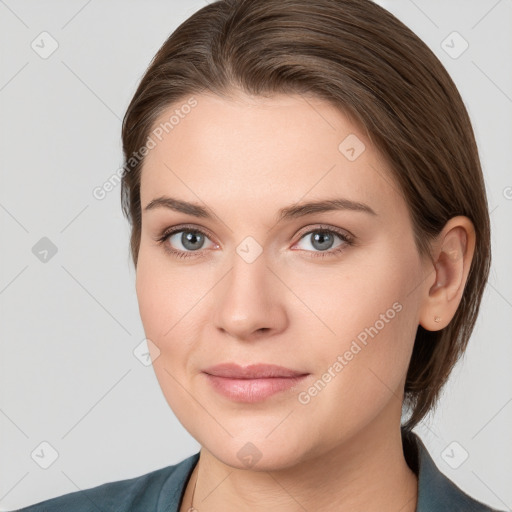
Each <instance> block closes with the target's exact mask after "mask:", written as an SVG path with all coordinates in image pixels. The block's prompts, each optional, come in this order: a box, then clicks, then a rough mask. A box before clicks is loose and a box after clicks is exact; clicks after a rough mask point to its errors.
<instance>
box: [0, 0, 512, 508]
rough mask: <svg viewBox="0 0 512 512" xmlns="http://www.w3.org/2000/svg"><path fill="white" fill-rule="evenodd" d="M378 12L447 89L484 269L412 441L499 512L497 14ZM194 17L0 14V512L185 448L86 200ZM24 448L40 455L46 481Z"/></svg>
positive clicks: (94, 6)
mask: <svg viewBox="0 0 512 512" xmlns="http://www.w3.org/2000/svg"><path fill="white" fill-rule="evenodd" d="M379 3H381V4H382V5H383V6H385V7H386V8H388V9H389V10H390V11H392V12H393V13H394V14H395V15H396V16H398V17H399V18H400V19H401V20H402V21H404V22H405V23H406V24H407V25H408V26H409V27H411V28H412V29H413V30H414V31H415V32H416V33H417V34H418V35H419V36H420V37H421V38H422V39H423V40H424V41H425V42H426V43H427V44H428V45H429V46H430V47H431V48H432V49H433V51H434V52H435V53H436V54H437V55H438V57H439V58H440V59H441V61H442V62H443V63H444V64H445V66H446V67H447V69H448V71H449V72H450V74H451V76H452V77H453V79H454V80H455V82H456V84H457V85H458V87H459V90H460V92H461V94H462V96H463V98H464V100H465V102H466V104H467V107H468V110H469V112H470V115H471V117H472V120H473V123H474V129H475V132H476V137H477V141H478V144H479V148H480V151H481V158H482V163H483V167H484V172H485V177H486V183H487V188H488V194H489V203H490V210H491V211H492V214H491V220H492V229H493V235H492V243H493V255H494V261H493V266H492V270H491V277H490V284H489V285H488V287H487V290H486V293H485V296H484V300H483V305H482V311H481V315H480V318H479V321H478V324H477V327H476V329H475V332H474V335H473V337H472V339H471V342H470V345H469V348H468V350H467V353H466V356H465V357H464V359H463V360H462V361H461V363H460V364H458V365H457V367H456V368H455V370H454V372H453V374H452V376H451V378H450V382H449V384H448V386H447V388H446V391H445V393H444V395H443V398H442V400H441V402H440V404H439V406H438V408H437V410H436V411H435V413H434V414H433V415H432V416H431V417H430V418H429V419H428V420H427V421H425V422H423V424H422V425H420V426H419V427H418V428H417V429H416V430H417V432H418V434H419V435H420V437H421V438H422V439H423V440H424V442H425V444H426V445H427V447H428V448H429V450H430V452H431V454H432V456H433V458H434V460H435V462H436V463H437V464H438V466H439V468H440V469H441V470H442V471H443V472H444V473H445V474H446V475H447V476H448V477H449V478H451V479H452V480H453V481H454V482H456V483H457V484H458V485H459V486H460V487H461V488H462V489H464V490H465V491H466V492H468V493H470V494H472V495H473V496H474V497H476V498H477V499H480V500H482V501H485V502H486V503H489V504H490V505H492V506H495V507H497V508H500V509H503V510H504V509H507V510H510V509H511V507H512V488H511V486H510V475H511V473H512V471H511V470H512V442H511V436H510V432H511V431H512V429H511V426H512V377H511V372H510V367H511V364H510V362H511V360H512V344H511V343H510V341H511V335H510V333H511V328H512V324H511V317H512V273H511V271H510V266H509V262H510V255H511V239H510V219H511V214H512V199H511V198H512V188H511V187H512V173H511V171H510V169H511V168H512V166H511V164H512V162H511V159H512V158H511V155H512V152H511V143H512V128H511V122H510V119H511V113H512V59H511V51H510V50H511V49H512V30H511V28H512V26H511V21H512V1H511V0H500V1H496V0H489V1H485V0H479V1H474V0H473V1H467V0H464V1H462V0H459V1H455V0H451V1H446V0H443V1H440V0H438V1H420V0H415V1H412V0H397V1H384V0H382V1H381V2H379ZM204 4H205V2H204V0H200V1H199V0H195V1H186V2H185V1H181V2H178V1H170V0H166V1H157V0H151V1H145V2H143V1H142V0H137V1H131V2H122V1H121V0H115V1H114V0H111V1H108V2H106V1H104V2H99V1H98V0H89V1H86V0H73V1H69V0H68V1H67V2H64V1H61V2H57V1H46V2H40V1H39V0H31V1H29V0H19V1H14V0H6V1H1V0H0V48H1V68H0V69H1V76H0V108H1V116H0V164H1V180H2V181H1V187H0V222H1V230H2V231H1V233H2V238H1V249H2V250H1V256H2V264H1V265H0V306H1V311H2V317H1V322H0V332H1V353H0V433H1V438H0V510H9V509H14V508H17V507H21V506H25V505H28V504H31V503H34V502H36V501H40V500H43V499H47V498H50V497H53V496H57V495H61V494H64V493H68V492H72V491H76V490H78V489H85V488H88V487H92V486H95V485H99V484H102V483H105V482H109V481H114V480H120V479H124V478H130V477H134V476H138V475H141V474H143V473H146V472H149V471H152V470H154V469H157V468H160V467H164V466H167V465H170V464H175V463H177V462H179V461H180V460H183V459H184V458H185V457H187V456H189V455H191V454H192V453H194V452H196V451H197V450H198V449H199V445H198V443H197V442H196V441H195V440H194V439H192V438H191V436H190V435H189V434H188V433H187V432H186V431H185V429H184V428H183V427H182V426H181V424H180V423H179V422H178V420H177V419H176V418H175V416H174V414H173V413H172V411H171V410H170V409H169V407H168V406H167V403H166V402H165V399H164V397H163V395H162V393H161V391H160V388H159V386H158V383H157V381H156V378H155V376H154V374H153V370H152V368H151V366H145V365H144V364H142V363H141V361H140V360H139V359H137V358H136V357H135V356H134V354H133V350H134V349H135V348H136V347H137V346H138V345H139V344H140V343H141V341H142V340H143V339H144V331H143V328H142V324H141V322H140V318H139V313H138V306H137V301H136V296H135V289H134V277H135V274H134V271H133V269H132V267H131V263H130V260H129V257H128V235H129V230H128V223H127V221H126V220H125V219H124V218H123V216H122V213H121V209H120V202H119V187H117V188H116V189H114V191H112V192H111V193H110V194H108V195H107V197H106V198H105V199H103V200H102V201H100V200H97V199H95V198H94V197H93V195H92V191H93V189H94V188H95V187H97V186H100V185H101V184H102V183H103V182H104V181H106V180H107V179H108V178H109V177H110V176H111V175H112V174H114V173H115V171H116V170H117V169H118V168H119V167H121V165H122V156H121V146H120V128H121V119H122V117H123V115H124V111H125V109H126V107H127V105H128V102H129V101H130V99H131V96H132V95H133V93H134V92H135V88H136V85H137V84H138V82H139V80H140V78H141V76H142V74H143V73H144V71H145V69H146V67H147V65H148V64H149V62H150V60H151V58H152V57H153V55H154V53H155V52H156V51H157V50H158V48H159V47H160V46H161V44H162V43H163V42H164V40H165V39H166V38H167V36H168V35H169V34H170V33H171V32H172V31H173V29H174V28H176V27H177V25H178V24H179V23H181V22H182V21H183V20H184V19H186V18H187V17H189V16H190V15H191V14H192V13H193V12H195V11H196V10H197V9H199V8H201V7H202V6H203V5H204ZM43 31H47V32H48V33H49V34H51V36H52V37H53V38H54V39H55V40H56V41H57V43H58V48H57V50H56V51H55V52H54V53H53V54H52V55H50V56H49V57H48V58H46V59H44V58H42V57H41V56H40V55H39V54H38V53H36V51H34V50H33V49H32V47H31V44H32V42H33V41H34V40H35V43H34V44H36V43H38V41H39V43H38V44H39V45H40V46H43V43H41V42H40V40H41V37H38V36H39V34H40V33H41V32H43ZM453 31H456V32H458V33H459V34H460V35H461V36H462V38H464V40H466V41H467V42H468V43H469V47H468V49H467V50H466V51H465V52H464V53H462V54H461V55H460V56H458V58H453V54H454V52H455V53H458V52H459V51H460V50H461V49H462V48H463V47H462V46H461V45H463V44H464V43H463V41H462V40H461V39H460V38H458V36H455V39H453V36H452V37H451V39H446V38H447V36H449V35H450V34H451V33H452V32H453ZM44 37H47V36H44ZM443 41H447V42H445V43H442V42H443ZM50 42H51V41H50V40H49V39H46V40H45V43H44V47H45V49H46V50H48V49H49V48H50ZM442 44H444V45H446V44H448V45H450V46H451V47H452V48H451V49H450V50H449V51H451V52H452V56H450V55H449V54H448V53H446V51H445V49H443V46H442ZM444 48H446V46H445V47H444ZM40 51H42V48H41V50H40ZM507 225H508V226H509V227H508V228H507V227H506V226H507ZM43 237H47V238H48V239H49V240H51V242H52V243H53V244H54V246H55V247H56V249H57V252H56V254H55V255H53V257H52V253H51V251H50V252H49V253H48V255H47V257H46V258H47V261H46V262H42V261H40V259H39V258H38V257H36V255H35V254H34V253H33V247H34V246H36V248H38V250H42V249H41V247H39V246H37V245H36V244H38V242H39V241H40V239H41V238H43ZM45 243H46V244H47V242H44V241H43V242H39V244H45ZM43 249H44V247H43ZM36 253H37V251H36ZM43 254H44V253H43ZM39 256H40V257H42V255H41V254H40V255H39ZM42 442H47V443H49V444H50V445H51V446H52V447H53V449H55V450H56V451H57V452H58V458H57V459H56V460H55V461H54V462H53V464H51V465H50V466H49V467H48V468H47V469H43V468H42V467H40V464H44V463H45V462H44V460H43V459H45V457H46V462H48V461H49V460H50V459H48V457H50V456H51V449H49V448H48V447H47V445H42V446H41V444H40V443H42ZM453 442H456V443H458V444H456V445H453V444H451V443H453ZM451 450H453V451H451ZM461 450H465V452H467V453H468V454H469V456H468V458H467V460H465V461H464V462H462V463H460V462H461V460H462V459H463V458H464V453H465V452H464V451H461ZM34 451H35V452H34ZM33 453H35V454H39V458H38V457H37V455H33V456H31V454H33ZM447 454H449V456H447ZM448 461H449V462H450V463H448ZM459 463H460V465H459V467H458V468H456V469H455V468H454V467H453V466H455V465H458V464H459Z"/></svg>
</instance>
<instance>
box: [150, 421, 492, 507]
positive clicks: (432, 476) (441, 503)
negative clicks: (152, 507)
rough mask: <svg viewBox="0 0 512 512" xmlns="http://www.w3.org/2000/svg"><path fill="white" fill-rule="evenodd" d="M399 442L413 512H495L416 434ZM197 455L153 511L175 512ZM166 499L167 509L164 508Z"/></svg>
mask: <svg viewBox="0 0 512 512" xmlns="http://www.w3.org/2000/svg"><path fill="white" fill-rule="evenodd" d="M402 442H403V447H404V455H405V458H406V461H407V464H408V465H409V466H410V468H411V469H412V470H413V471H414V472H415V473H416V475H417V477H418V504H417V507H416V512H444V511H449V512H459V511H460V512H499V511H497V510H496V509H492V508H490V507H488V506H487V505H484V504H483V503H481V502H479V501H477V500H475V499H474V498H472V497H471V496H469V495H468V494H466V493H465V492H464V491H462V490H461V489H460V488H459V487H457V486H456V485H455V484H454V483H453V482H452V481H451V480H450V479H449V478H448V477H447V476H445V475H444V474H443V473H442V472H441V471H440V470H439V469H438V468H437V466H436V465H435V463H434V461H433V460H432V457H431V456H430V454H429V452H428V450H427V448H426V446H425V445H424V444H423V441H422V440H421V439H420V438H419V437H418V435H417V434H415V433H414V432H407V431H404V430H403V429H402ZM199 453H200V452H197V453H195V454H194V455H191V456H190V457H188V458H187V459H184V460H183V461H181V462H180V463H179V464H177V465H176V466H175V468H174V471H173V472H172V474H171V475H170V476H169V478H168V479H167V480H166V482H165V483H164V486H163V488H162V492H161V494H160V499H159V502H158V507H157V510H169V511H176V512H177V511H178V506H179V504H180V502H181V499H182V496H183V493H184V491H185V487H186V484H187V482H188V480H189V478H190V475H191V473H192V471H193V469H194V467H195V466H196V464H197V462H198V460H199ZM170 496H171V507H170V508H167V507H169V497H170Z"/></svg>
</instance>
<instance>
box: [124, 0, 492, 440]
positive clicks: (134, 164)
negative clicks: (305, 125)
mask: <svg viewBox="0 0 512 512" xmlns="http://www.w3.org/2000/svg"><path fill="white" fill-rule="evenodd" d="M236 90H241V91H243V92H246V93H249V94H254V95H261V96H271V95H272V94H275V93H284V94H291V93H298V94H311V95H314V96H316V97H318V98H321V99H325V100H327V101H329V102H330V103H332V104H333V105H335V106H336V107H337V108H339V109H340V110H341V111H343V112H344V113H345V114H348V115H350V117H351V118H352V119H353V120H356V121H357V122H358V124H359V125H360V126H362V127H364V129H365V130H366V133H367V134H368V137H369V138H370V140H371V141H372V143H373V144H374V145H375V147H376V148H377V149H378V150H379V151H380V152H381V153H382V155H383V156H384V157H385V158H386V159H387V160H388V162H389V163H390V165H391V168H392V174H393V178H394V180H395V181H396V183H398V186H399V189H400V191H401V193H402V194H403V197H404V200H405V201H406V203H407V205H408V208H409V211H410V214H411V218H412V221H413V225H414V235H415V240H416V244H417V247H418V250H419V253H420V254H421V255H423V256H428V255H429V251H430V242H431V240H432V238H433V237H435V236H436V235H437V234H439V232H440V231H441V230H442V228H443V227H444V225H445V224H446V222H447V221H448V220H449V219H450V218H451V217H454V216H457V215H465V216H467V217H469V218H470V219H471V221H472V222H473V224H474V226H475V232H476V247H475V253H474V257H473V261H472V264H471V269H470V272H469V275H468V279H467V283H466V286H465V289H464V293H463V296H462V299H461V303H460V305H459V308H458V309H457V312H456V314H455V316H454V317H453V319H452V321H451V322H450V324H449V325H448V326H446V327H445V328H444V329H441V330H440V331H435V332H432V331H427V330H426V329H424V328H422V326H421V325H419V326H418V330H417V333H416V339H415V344H414V349H413V353H412V357H411V361H410V364H409V368H408V373H407V379H406V383H405V390H404V391H405V395H404V406H407V407H408V408H409V409H410V411H411V414H410V417H409V418H408V420H407V422H406V423H405V424H404V425H403V428H404V429H405V430H411V429H412V428H413V427H414V426H415V425H416V424H417V423H418V422H419V421H420V420H421V419H422V418H423V417H424V416H425V415H426V414H427V413H428V412H429V411H430V410H431V409H432V408H433V407H434V406H435V404H436V402H437V400H438V397H439V395H440V391H441V388H442V387H443V385H444V384H445V382H446V380H447V378H448V376H449V374H450V372H451V370H452V368H453V366H454V365H455V363H456V362H457V361H458V359H459V358H460V357H461V355H462V354H463V352H464V350H465V348H466V345H467V343H468V341H469V337H470V335H471V332H472V330H473V327H474V324H475V321H476V317H477V314H478V310H479V308H480V302H481V298H482V294H483V291H484V287H485V283H486V281H487V277H488V274H489V267H490V260H491V251H490V223H489V213H488V207H487V198H486V192H485V185H484V179H483V176H482V171H481V168H480V161H479V156H478V150H477V146H476V142H475V138H474V134H473V130H472V127H471V122H470V119H469V116H468V113H467V111H466V108H465V106H464V103H463V101H462V99H461V97H460V94H459V92H458V91H457V88H456V86H455V84H454V83H453V81H452V79H451V78H450V76H449V75H448V73H447V71H446V70H445V69H444V67H443V65H442V64H441V63H440V61H439V60H438V59H437V57H436V56H435V55H434V54H433V53H432V51H431V50H430V49H429V48H428V47H427V45H426V44H425V43H423V42H422V41H421V40H420V39H419V38H418V37H417V36H416V35H415V34H414V33H413V32H412V31H411V30H410V29H409V28H407V27H406V26H405V25H404V24H403V23H401V22H400V21H399V20H398V19H397V18H395V17H394V16H393V15H392V14H390V13H389V12H388V11H386V10H385V9H383V8H382V7H380V6H378V5H377V4H374V3H373V2H371V1H370V0H316V1H315V2H311V1H310V0H220V1H216V2H213V3H211V4H209V5H207V6H205V7H203V8H202V9H200V10H199V11H197V12H196V13H195V14H193V15H192V16H191V17H190V18H188V19H187V20H186V21H184V22H183V23H182V24H181V25H180V26H179V27H178V28H177V29H176V30H175V31H174V32H173V33H172V34H171V35H170V37H169V38H168V39H167V40H166V41H165V43H164V44H163V45H162V47H161V48H160V49H159V51H158V52H157V54H156V55H155V56H154V58H153V60H152V61H151V63H150V65H149V67H148V69H147V71H146V73H145V75H144V76H143V78H142V80H141V82H140V84H139V86H138V88H137V91H136V92H135V95H134V97H133V99H132V101H131V103H130V105H129V107H128V109H127V112H126V114H125V117H124V120H123V128H122V141H123V151H124V157H125V166H124V169H125V172H124V175H123V178H122V189H121V201H122V208H123V211H124V213H125V215H126V216H127V218H128V219H129V221H130V223H131V226H132V231H131V240H130V244H131V254H132V259H133V263H134V265H135V266H137V255H138V250H139V244H140V236H141V204H140V177H141V170H142V165H143V162H144V159H143V158H140V157H139V153H138V151H139V150H140V149H141V148H143V147H144V146H145V145H146V144H147V141H148V136H149V134H150V132H151V130H152V129H153V127H154V123H155V120H156V119H157V118H158V117H159V115H160V114H161V113H162V112H163V110H165V109H166V108H168V107H169V106H170V105H172V104H175V103H176V102H178V101H184V99H185V98H186V97H187V96H189V95H191V94H196V93H197V94H200V93H201V92H212V93H214V94H218V95H219V96H226V97H228V96H229V94H230V92H232V91H236ZM134 155H137V158H134Z"/></svg>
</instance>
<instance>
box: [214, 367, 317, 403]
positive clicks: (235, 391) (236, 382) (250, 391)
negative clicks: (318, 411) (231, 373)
mask: <svg viewBox="0 0 512 512" xmlns="http://www.w3.org/2000/svg"><path fill="white" fill-rule="evenodd" d="M205 375H206V378H207V379H208V382H209V383H210V384H211V385H212V386H213V388H214V389H215V390H216V391H218V392H219V393H220V394H222V395H224V396H226V397H228V398H230V399H231V400H234V401H236V402H248V403H252V402H259V401H261V400H264V399H265V398H268V397H269V396H272V395H275V394H276V393H280V392H282V391H286V390H288V389H290V388H293V387H294V386H297V385H298V384H300V383H301V382H302V381H303V380H304V379H305V378H306V377H307V375H299V376H297V377H269V378H262V379H233V378H231V377H218V376H216V375H210V374H208V373H205Z"/></svg>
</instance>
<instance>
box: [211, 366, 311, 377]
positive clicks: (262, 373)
mask: <svg viewBox="0 0 512 512" xmlns="http://www.w3.org/2000/svg"><path fill="white" fill-rule="evenodd" d="M203 372H204V373H207V374H209V375H214V376H216V377H227V378H231V379H266V378H272V377H281V378H287V377H288V378H289V377H300V376H302V375H307V372H300V371H295V370H291V369H290V368H285V367H283V366H278V365H275V364H251V365H248V366H240V365H238V364H235V363H223V364H218V365H216V366H211V367H210V368H206V369H205V370H203Z"/></svg>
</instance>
